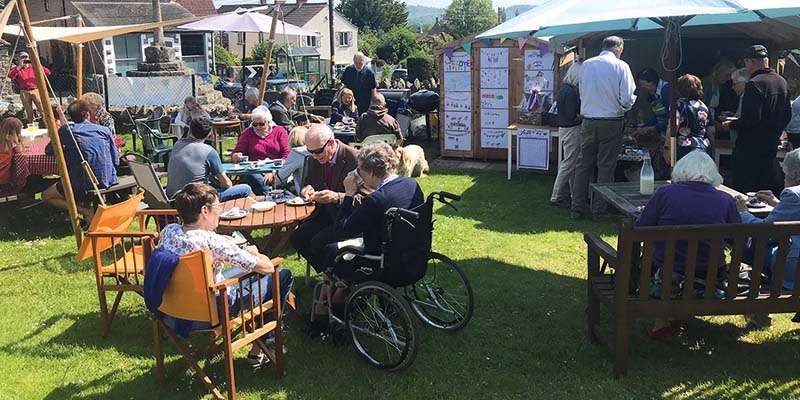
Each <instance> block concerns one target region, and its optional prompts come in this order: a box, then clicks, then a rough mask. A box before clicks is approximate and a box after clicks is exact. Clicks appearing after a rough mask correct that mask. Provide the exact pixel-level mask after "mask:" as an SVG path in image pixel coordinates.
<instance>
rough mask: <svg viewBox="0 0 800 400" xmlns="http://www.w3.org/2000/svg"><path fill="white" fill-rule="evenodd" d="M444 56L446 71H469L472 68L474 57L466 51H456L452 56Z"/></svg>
mask: <svg viewBox="0 0 800 400" xmlns="http://www.w3.org/2000/svg"><path fill="white" fill-rule="evenodd" d="M443 57H444V72H469V71H470V70H471V69H472V57H470V56H469V54H467V53H466V52H463V51H456V52H454V53H453V56H452V57H449V58H448V57H447V56H446V55H445V56H443Z"/></svg>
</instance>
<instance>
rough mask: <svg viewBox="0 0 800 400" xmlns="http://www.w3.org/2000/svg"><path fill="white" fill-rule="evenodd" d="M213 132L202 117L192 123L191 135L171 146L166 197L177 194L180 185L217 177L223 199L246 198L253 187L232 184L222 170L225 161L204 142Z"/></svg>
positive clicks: (206, 120)
mask: <svg viewBox="0 0 800 400" xmlns="http://www.w3.org/2000/svg"><path fill="white" fill-rule="evenodd" d="M209 133H211V120H209V119H208V118H205V117H200V118H198V119H195V120H193V121H192V122H191V124H190V126H189V135H187V136H186V137H185V138H183V139H181V140H178V142H177V143H175V146H173V147H172V153H171V154H170V156H169V164H168V165H167V190H166V192H167V196H169V197H170V198H172V197H174V196H175V193H177V192H178V191H179V190H180V189H181V188H183V187H184V186H185V185H186V184H188V183H191V182H203V183H209V181H210V178H212V177H213V178H215V179H216V180H217V183H218V188H217V190H219V199H220V201H228V200H232V199H238V198H242V197H247V196H249V195H250V194H251V193H252V190H251V189H250V186H247V185H241V184H240V185H233V184H232V182H231V180H230V178H228V175H225V172H224V171H223V170H222V160H220V158H219V154H218V153H217V151H216V150H214V148H213V147H211V146H209V145H207V144H205V143H203V141H204V140H205V139H206V137H208V134H209Z"/></svg>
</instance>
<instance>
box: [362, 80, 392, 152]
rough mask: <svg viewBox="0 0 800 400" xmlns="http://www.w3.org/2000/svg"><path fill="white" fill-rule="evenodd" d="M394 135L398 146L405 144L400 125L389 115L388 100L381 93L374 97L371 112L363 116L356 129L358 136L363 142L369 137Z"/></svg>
mask: <svg viewBox="0 0 800 400" xmlns="http://www.w3.org/2000/svg"><path fill="white" fill-rule="evenodd" d="M390 133H391V134H393V135H394V136H395V138H396V139H397V140H396V142H395V145H396V146H400V145H401V144H402V143H403V135H402V134H401V133H400V124H399V123H397V120H396V119H394V117H392V116H391V115H389V111H388V109H387V108H386V99H385V98H384V97H383V95H382V94H380V93H375V94H374V95H373V96H372V102H370V106H369V110H367V112H365V113H364V114H361V118H360V119H359V120H358V126H357V127H356V136H358V140H360V141H363V140H364V139H365V138H366V137H367V136H372V135H379V134H390Z"/></svg>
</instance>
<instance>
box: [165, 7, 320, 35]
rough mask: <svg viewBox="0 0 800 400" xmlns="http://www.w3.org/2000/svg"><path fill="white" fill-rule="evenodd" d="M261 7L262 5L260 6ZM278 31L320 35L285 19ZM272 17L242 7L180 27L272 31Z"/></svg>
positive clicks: (291, 33) (202, 29)
mask: <svg viewBox="0 0 800 400" xmlns="http://www.w3.org/2000/svg"><path fill="white" fill-rule="evenodd" d="M259 9H260V7H259ZM278 22H279V26H278V32H279V33H280V34H283V35H291V36H320V35H319V34H318V33H316V32H311V31H307V30H305V29H303V28H301V27H299V26H295V25H292V24H289V23H286V22H283V21H278ZM271 26H272V17H270V16H269V15H264V14H262V13H260V12H258V11H257V10H256V9H252V8H251V9H244V8H240V9H238V10H236V11H231V12H229V13H225V14H219V15H212V16H210V17H207V18H203V19H201V20H199V21H195V22H192V23H188V24H183V25H180V26H178V28H180V29H186V30H192V31H220V32H264V33H267V32H269V31H270V27H271Z"/></svg>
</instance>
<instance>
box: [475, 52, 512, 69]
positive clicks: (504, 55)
mask: <svg viewBox="0 0 800 400" xmlns="http://www.w3.org/2000/svg"><path fill="white" fill-rule="evenodd" d="M483 68H503V69H508V48H506V47H499V48H486V49H481V69H483Z"/></svg>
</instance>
